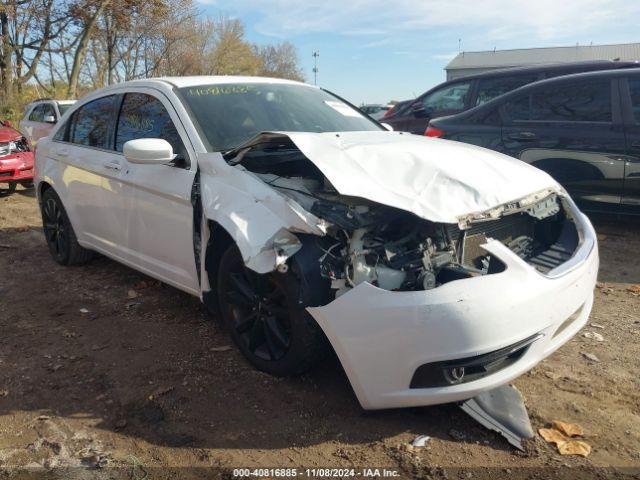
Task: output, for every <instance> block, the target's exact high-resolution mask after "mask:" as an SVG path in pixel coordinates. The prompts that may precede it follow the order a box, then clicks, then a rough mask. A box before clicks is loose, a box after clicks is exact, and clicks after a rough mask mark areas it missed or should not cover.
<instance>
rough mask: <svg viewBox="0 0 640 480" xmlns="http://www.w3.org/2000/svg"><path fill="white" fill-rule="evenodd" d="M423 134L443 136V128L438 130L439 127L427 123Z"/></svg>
mask: <svg viewBox="0 0 640 480" xmlns="http://www.w3.org/2000/svg"><path fill="white" fill-rule="evenodd" d="M424 134H425V136H427V137H436V138H438V137H443V136H444V130H440V129H439V128H436V127H432V126H431V125H429V126H428V127H427V129H426V130H425V132H424Z"/></svg>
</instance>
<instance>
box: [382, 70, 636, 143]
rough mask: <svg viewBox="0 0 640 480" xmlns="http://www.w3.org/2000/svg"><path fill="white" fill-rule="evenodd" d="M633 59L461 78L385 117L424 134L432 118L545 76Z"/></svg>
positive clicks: (397, 127) (399, 126)
mask: <svg viewBox="0 0 640 480" xmlns="http://www.w3.org/2000/svg"><path fill="white" fill-rule="evenodd" d="M637 66H638V64H637V63H634V62H619V61H609V60H601V61H592V62H574V63H560V64H548V65H536V66H534V67H518V68H507V69H500V70H494V71H491V72H486V73H481V74H477V75H469V76H468V77H463V78H458V79H455V80H451V81H448V82H445V83H441V84H440V85H438V86H436V87H434V88H432V89H431V90H429V91H427V92H425V93H423V94H422V95H420V96H419V97H418V98H416V99H415V100H413V101H410V102H408V103H407V105H405V106H404V107H402V108H400V109H397V110H394V111H393V112H392V113H391V114H389V115H388V116H385V117H384V123H388V124H389V125H391V126H392V127H393V129H394V130H401V131H404V132H411V133H418V134H420V135H422V134H423V133H424V131H425V130H426V128H427V125H428V124H429V120H431V119H432V118H437V117H443V116H445V115H453V114H456V113H460V112H463V111H465V110H469V109H471V108H473V107H477V106H478V105H482V104H483V103H486V102H488V101H489V100H491V99H493V98H496V97H498V96H499V95H502V94H504V93H507V92H510V91H511V90H515V89H516V88H518V87H521V86H523V85H526V84H528V83H532V82H536V81H538V80H543V79H545V78H552V77H558V76H560V75H570V74H573V73H579V72H591V71H595V70H612V69H618V68H629V67H637Z"/></svg>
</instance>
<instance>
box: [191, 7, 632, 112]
mask: <svg viewBox="0 0 640 480" xmlns="http://www.w3.org/2000/svg"><path fill="white" fill-rule="evenodd" d="M197 1H198V3H199V7H200V9H201V10H202V12H203V14H207V15H211V16H218V15H226V16H228V17H231V18H238V19H240V20H242V22H243V23H244V25H245V28H246V33H247V38H248V39H249V40H250V41H252V42H255V43H258V44H264V43H276V42H280V41H284V40H287V41H289V42H291V43H293V44H294V45H295V46H296V47H297V50H298V54H299V57H300V62H301V65H302V67H303V71H304V75H305V78H306V81H307V82H308V83H313V82H314V75H313V71H312V69H313V65H314V62H313V58H312V53H313V52H314V51H318V52H319V54H320V56H319V58H318V70H319V71H318V85H320V86H322V87H324V88H327V89H329V90H331V91H332V92H334V93H336V94H338V95H340V96H342V97H344V98H345V99H347V100H349V101H350V102H352V103H355V104H358V105H360V104H361V103H386V102H387V101H389V100H405V99H410V98H414V97H415V96H417V95H419V94H421V93H423V92H424V91H426V90H428V89H429V88H431V87H433V86H434V85H437V84H438V83H440V82H442V81H444V80H445V72H444V67H445V66H446V65H447V63H448V62H449V61H450V60H451V59H452V58H453V57H454V56H455V55H457V54H458V52H459V51H481V50H493V49H494V48H496V49H498V50H502V49H512V48H534V47H549V46H572V45H576V44H580V45H589V44H591V43H593V44H612V43H629V42H638V41H640V34H638V28H637V25H638V18H640V1H639V0H527V1H525V0H510V1H509V0H436V1H433V0H395V1H394V0H253V1H251V0H197Z"/></svg>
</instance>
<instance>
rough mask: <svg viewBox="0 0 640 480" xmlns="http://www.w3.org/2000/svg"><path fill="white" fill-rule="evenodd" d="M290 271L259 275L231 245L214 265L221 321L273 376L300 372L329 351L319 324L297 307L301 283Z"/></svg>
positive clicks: (249, 357)
mask: <svg viewBox="0 0 640 480" xmlns="http://www.w3.org/2000/svg"><path fill="white" fill-rule="evenodd" d="M290 272H291V271H290ZM290 272H289V273H286V274H283V273H277V272H272V273H268V274H265V275H260V274H257V273H255V272H254V271H252V270H250V269H248V268H246V267H245V265H244V262H243V260H242V256H241V255H240V252H239V251H238V248H237V247H236V246H235V245H232V246H230V247H229V248H228V249H227V250H226V251H225V253H224V254H223V255H222V257H221V260H220V266H219V269H218V279H217V280H218V281H217V293H218V301H219V308H220V314H221V317H222V321H223V323H224V325H225V326H226V327H227V328H228V329H229V332H230V334H231V337H232V338H233V341H234V342H235V343H236V345H238V347H239V348H240V351H241V352H242V353H243V355H244V356H245V357H246V358H247V360H249V362H251V364H252V365H253V366H255V367H256V368H257V369H258V370H262V371H263V372H267V373H270V374H271V375H276V376H291V375H299V374H301V373H304V372H306V371H308V370H310V369H312V368H313V367H315V366H316V365H317V364H318V363H319V362H320V361H321V360H322V359H323V358H324V357H325V356H326V354H327V352H328V351H329V348H328V342H327V340H326V337H325V336H324V333H323V332H322V330H321V329H320V327H319V326H318V324H317V323H316V322H315V320H314V319H313V317H311V315H309V313H307V311H306V310H305V309H304V306H300V305H298V298H299V288H300V287H299V282H298V279H297V277H296V276H295V275H294V274H292V273H290Z"/></svg>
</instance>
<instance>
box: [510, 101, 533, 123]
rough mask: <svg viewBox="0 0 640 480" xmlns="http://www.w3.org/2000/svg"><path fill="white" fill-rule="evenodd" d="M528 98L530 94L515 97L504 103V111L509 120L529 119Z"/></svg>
mask: <svg viewBox="0 0 640 480" xmlns="http://www.w3.org/2000/svg"><path fill="white" fill-rule="evenodd" d="M530 100H531V96H530V95H524V96H520V97H515V98H514V99H513V100H509V101H508V102H507V103H505V105H504V109H505V112H506V113H507V115H508V116H509V118H510V119H511V120H529V114H530Z"/></svg>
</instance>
